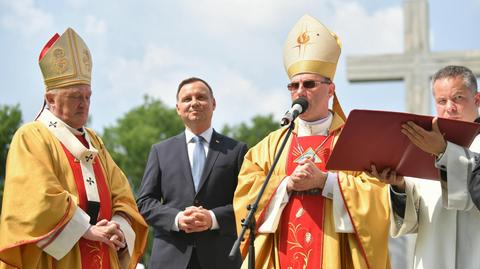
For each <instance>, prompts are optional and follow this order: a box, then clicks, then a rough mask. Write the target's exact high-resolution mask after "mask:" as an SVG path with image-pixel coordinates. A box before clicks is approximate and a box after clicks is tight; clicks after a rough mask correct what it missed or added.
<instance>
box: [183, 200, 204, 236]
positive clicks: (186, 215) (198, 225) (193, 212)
mask: <svg viewBox="0 0 480 269" xmlns="http://www.w3.org/2000/svg"><path fill="white" fill-rule="evenodd" d="M211 227H212V216H211V215H210V212H209V211H208V210H206V209H205V208H203V207H201V206H199V207H197V206H190V207H187V208H186V209H185V210H184V211H183V212H182V213H180V216H179V218H178V228H179V229H180V230H182V231H184V232H186V233H193V232H202V231H205V230H209V229H210V228H211Z"/></svg>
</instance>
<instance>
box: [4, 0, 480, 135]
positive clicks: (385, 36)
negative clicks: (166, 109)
mask: <svg viewBox="0 0 480 269" xmlns="http://www.w3.org/2000/svg"><path fill="white" fill-rule="evenodd" d="M458 3H461V5H460V4H458ZM402 4H403V1H401V0H317V1H308V0H296V1H291V0H226V1H219V0H217V1H215V0H205V1H202V0H197V1H193V0H192V1H187V0H178V1H154V0H147V1H130V0H116V1H112V0H105V1H94V0H64V1H34V0H0V40H1V42H0V58H1V59H2V61H1V64H0V68H1V70H0V81H1V87H0V104H9V105H14V104H20V106H21V109H22V111H23V117H24V121H30V120H31V119H32V118H33V117H34V116H35V114H36V112H37V111H38V109H39V108H40V105H41V103H42V98H43V94H44V86H43V80H42V76H41V73H40V70H39V68H38V63H37V61H38V54H39V52H40V50H41V48H42V47H43V45H44V44H45V43H46V42H47V41H48V40H49V38H50V37H51V36H52V35H53V34H54V33H55V32H58V33H60V34H61V33H63V32H64V30H65V29H66V28H67V27H72V28H74V29H75V30H76V31H77V33H79V34H80V36H82V38H83V39H84V40H85V42H86V43H87V44H88V46H89V48H90V51H91V54H92V57H93V74H92V76H93V80H92V91H93V96H92V103H91V115H92V120H91V127H93V128H94V129H95V130H97V131H102V130H103V128H104V127H106V126H109V125H112V124H114V123H115V121H116V120H117V119H118V118H119V117H121V116H122V115H123V114H124V113H125V112H127V111H128V110H130V109H131V108H132V107H134V106H138V105H140V104H141V103H142V102H143V96H144V95H145V94H148V95H151V96H154V97H157V98H160V99H161V100H162V101H164V102H165V103H166V104H167V105H169V106H171V107H174V104H175V92H176V87H177V85H178V83H179V81H180V80H182V79H183V78H186V77H190V76H199V77H202V78H204V79H205V80H207V81H208V82H209V83H210V84H211V86H212V87H213V90H214V94H215V97H216V99H217V109H216V113H215V114H214V122H213V125H214V127H215V128H217V129H221V127H222V126H223V125H224V124H225V123H231V124H236V123H239V122H245V121H249V120H250V119H251V117H252V116H254V115H256V114H266V113H273V114H274V116H275V118H280V117H281V116H282V114H283V112H284V111H285V110H286V109H287V108H288V107H289V105H290V103H291V101H290V100H289V94H288V92H287V90H286V86H285V85H286V84H287V83H288V79H287V76H286V74H285V71H284V68H283V62H282V49H283V44H284V41H285V38H286V36H287V33H288V32H289V30H290V29H291V27H292V26H293V25H294V24H295V22H296V21H297V20H298V19H299V18H300V17H301V16H302V15H303V14H305V13H308V14H310V15H312V16H314V17H316V18H317V19H319V20H321V21H322V22H323V23H324V24H325V25H326V26H327V27H329V28H330V29H331V30H332V31H334V32H336V33H337V34H338V36H339V37H340V38H341V40H342V43H343V51H342V55H341V56H340V63H339V66H338V69H337V75H336V78H335V83H336V86H337V94H338V95H339V98H340V101H341V103H342V105H343V107H344V110H345V111H346V112H347V113H348V112H349V111H350V110H352V109H355V108H365V109H381V110H393V111H404V108H405V101H404V99H405V96H404V86H403V83H402V82H388V83H367V84H351V83H349V82H348V81H347V80H346V68H345V59H346V56H347V55H360V54H379V53H401V52H402V51H403V14H402ZM429 7H430V46H431V50H432V51H448V50H472V49H480V35H479V34H478V19H479V18H480V0H462V1H457V2H455V3H454V2H452V1H451V0H449V1H448V0H436V1H430V3H429ZM159 124H161V123H159Z"/></svg>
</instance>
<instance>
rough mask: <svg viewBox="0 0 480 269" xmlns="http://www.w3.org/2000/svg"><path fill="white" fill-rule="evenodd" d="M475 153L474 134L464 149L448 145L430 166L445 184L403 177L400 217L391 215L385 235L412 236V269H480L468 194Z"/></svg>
mask: <svg viewBox="0 0 480 269" xmlns="http://www.w3.org/2000/svg"><path fill="white" fill-rule="evenodd" d="M473 152H480V135H479V136H477V137H476V138H475V140H474V141H473V143H472V145H471V146H470V149H465V148H462V147H460V146H458V145H455V144H453V143H450V142H448V144H447V149H446V151H445V153H444V154H443V155H442V156H441V158H440V159H439V160H437V162H436V166H437V167H438V168H440V169H442V170H444V171H446V173H447V181H446V182H445V181H436V180H426V179H417V178H415V179H413V178H406V183H407V184H406V190H405V193H406V197H407V199H406V209H405V218H404V219H402V218H400V217H399V216H397V215H396V214H392V216H394V218H392V219H391V220H392V222H391V233H392V236H394V237H397V236H400V235H403V234H407V233H417V241H416V244H415V257H414V265H415V268H416V269H431V268H432V269H433V268H434V269H452V268H458V269H478V268H480V252H479V251H480V211H479V210H478V208H476V207H475V205H474V204H473V202H472V199H471V197H470V193H469V190H468V183H469V182H470V177H471V172H472V169H473V167H474V165H475V163H474V156H473V155H474V154H473Z"/></svg>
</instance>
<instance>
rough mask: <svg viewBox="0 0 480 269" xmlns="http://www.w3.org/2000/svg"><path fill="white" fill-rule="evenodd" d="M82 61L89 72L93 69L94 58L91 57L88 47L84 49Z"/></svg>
mask: <svg viewBox="0 0 480 269" xmlns="http://www.w3.org/2000/svg"><path fill="white" fill-rule="evenodd" d="M82 61H83V64H84V65H85V67H86V68H87V71H88V72H90V71H92V60H91V58H90V53H89V52H88V50H87V49H84V50H83V56H82Z"/></svg>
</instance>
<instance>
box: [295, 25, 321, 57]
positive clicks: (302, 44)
mask: <svg viewBox="0 0 480 269" xmlns="http://www.w3.org/2000/svg"><path fill="white" fill-rule="evenodd" d="M303 28H304V30H303V31H302V32H301V33H300V34H299V35H298V36H297V45H295V46H293V47H294V48H298V56H299V57H303V56H304V55H302V54H305V50H306V49H307V46H308V45H310V44H313V42H311V39H312V38H311V35H310V34H312V33H314V32H312V31H309V30H308V28H307V25H305V26H304V27H303ZM317 36H318V34H317Z"/></svg>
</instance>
